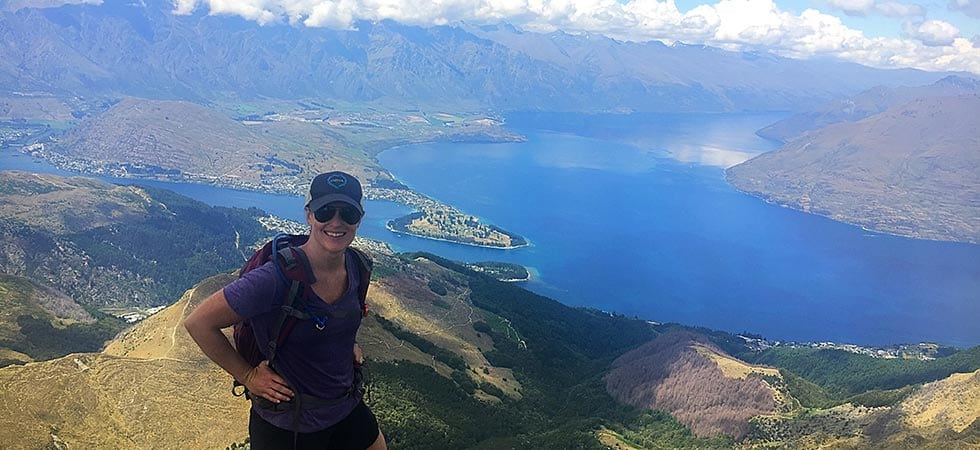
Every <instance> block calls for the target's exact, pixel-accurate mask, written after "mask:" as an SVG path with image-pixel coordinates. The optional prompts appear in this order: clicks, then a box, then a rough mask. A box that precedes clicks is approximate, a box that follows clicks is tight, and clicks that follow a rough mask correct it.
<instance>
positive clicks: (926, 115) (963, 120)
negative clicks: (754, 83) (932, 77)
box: [728, 95, 980, 243]
mask: <svg viewBox="0 0 980 450" xmlns="http://www.w3.org/2000/svg"><path fill="white" fill-rule="evenodd" d="M977 130H980V96H977V95H969V96H959V97H932V98H926V99H917V100H914V101H912V102H910V103H906V104H904V105H900V106H896V107H892V108H890V109H888V110H886V111H885V112H883V113H880V114H876V115H874V116H871V117H868V118H866V119H864V120H861V121H858V122H846V123H839V124H836V125H831V126H828V127H825V128H823V129H820V130H819V131H815V132H811V133H808V134H806V135H804V136H803V137H801V138H799V139H797V140H794V141H792V142H790V143H789V144H787V145H786V146H785V147H783V148H782V149H780V150H777V151H774V152H770V153H766V154H763V155H760V156H758V157H756V158H753V159H751V160H749V161H747V162H745V163H742V164H740V165H738V166H735V167H732V168H730V169H728V179H729V181H730V182H731V183H732V184H734V185H735V187H737V188H738V189H739V190H742V191H745V192H748V193H751V194H753V195H757V196H760V197H762V198H765V199H767V200H768V201H771V202H774V203H778V204H781V205H785V206H789V207H792V208H797V209H801V210H804V211H808V212H812V213H816V214H820V215H824V216H827V217H830V218H833V219H836V220H840V221H843V222H848V223H852V224H855V225H860V226H862V227H865V228H868V229H872V230H876V231H882V232H886V233H893V234H898V235H903V236H910V237H915V238H923V239H937V240H951V241H962V242H974V243H977V242H980V133H978V132H977Z"/></svg>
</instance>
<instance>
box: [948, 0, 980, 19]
mask: <svg viewBox="0 0 980 450" xmlns="http://www.w3.org/2000/svg"><path fill="white" fill-rule="evenodd" d="M949 9H951V10H953V11H960V12H962V13H963V14H966V15H968V16H970V17H976V18H978V19H980V0H950V2H949Z"/></svg>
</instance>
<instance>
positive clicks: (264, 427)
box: [248, 402, 380, 450]
mask: <svg viewBox="0 0 980 450" xmlns="http://www.w3.org/2000/svg"><path fill="white" fill-rule="evenodd" d="M379 434H380V431H379V430H378V420H377V419H375V418H374V413H372V412H371V409H370V408H368V407H367V405H365V404H364V402H361V403H358V404H357V406H356V407H355V408H354V410H353V411H351V413H350V414H348V415H347V417H345V418H344V419H343V420H341V421H340V422H337V423H336V424H334V425H333V426H331V427H329V428H327V429H324V430H320V431H316V432H313V433H293V432H292V431H289V430H284V429H282V428H279V427H277V426H275V425H273V424H271V423H269V422H266V421H265V419H263V418H261V417H259V415H258V414H256V413H255V410H254V409H253V410H252V412H251V415H250V416H249V420H248V435H249V442H250V443H251V445H252V450H279V449H290V448H296V449H311V450H312V449H318V450H328V449H329V450H348V449H350V450H355V449H356V450H363V449H365V448H368V447H370V446H371V444H373V443H374V441H375V440H376V439H378V435H379ZM294 443H295V447H294V446H293V445H294Z"/></svg>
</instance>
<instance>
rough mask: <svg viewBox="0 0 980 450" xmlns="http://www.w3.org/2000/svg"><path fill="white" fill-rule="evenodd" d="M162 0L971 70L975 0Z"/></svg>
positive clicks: (229, 10) (262, 17) (279, 15)
mask: <svg viewBox="0 0 980 450" xmlns="http://www.w3.org/2000/svg"><path fill="white" fill-rule="evenodd" d="M44 1H45V2H51V3H69V2H70V3H94V4H98V3H101V0H60V1H59V0H44ZM172 1H173V2H174V14H191V13H194V12H200V11H206V12H207V13H208V14H217V15H237V16H241V17H244V18H246V19H249V20H253V21H255V22H257V23H259V24H262V25H271V24H287V25H291V26H297V27H330V28H336V29H351V28H352V27H353V26H354V25H353V24H354V23H355V22H356V21H358V20H382V19H392V20H395V21H398V22H402V23H406V24H411V25H422V26H429V25H446V24H454V23H460V22H465V23H468V24H475V25H480V24H499V23H502V22H505V23H510V24H513V25H516V26H518V27H520V28H523V29H525V30H528V31H536V32H544V33H547V32H553V31H557V30H561V31H564V32H567V33H598V34H602V35H605V36H609V37H612V38H615V39H619V40H629V41H639V42H644V41H651V40H657V41H661V42H664V43H666V44H668V45H670V44H673V43H676V42H682V43H686V44H695V45H709V46H714V47H719V48H724V49H727V50H753V51H768V52H771V53H773V54H777V55H780V56H786V57H791V58H799V59H807V58H826V57H832V58H838V59H842V60H846V61H853V62H857V63H861V64H865V65H869V66H873V67H882V68H905V67H911V68H918V69H924V70H933V71H965V72H972V73H974V74H977V75H980V0H708V1H703V0H172Z"/></svg>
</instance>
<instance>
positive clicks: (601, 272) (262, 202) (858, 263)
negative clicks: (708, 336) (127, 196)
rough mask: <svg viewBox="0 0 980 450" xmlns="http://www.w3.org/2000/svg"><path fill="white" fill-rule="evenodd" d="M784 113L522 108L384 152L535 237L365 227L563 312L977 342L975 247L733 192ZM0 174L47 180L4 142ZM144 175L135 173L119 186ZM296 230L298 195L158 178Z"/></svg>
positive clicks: (796, 333) (389, 212) (829, 335)
mask: <svg viewBox="0 0 980 450" xmlns="http://www.w3.org/2000/svg"><path fill="white" fill-rule="evenodd" d="M778 118H780V116H779V115H772V114H759V115H750V114H729V115H657V114H635V115H630V116H615V115H597V116H585V115H571V114H515V115H511V116H508V123H509V125H508V126H509V128H511V129H513V130H515V131H518V132H520V133H522V134H524V135H526V136H527V137H528V141H527V142H524V143H502V144H484V143H481V144H459V143H439V144H423V145H412V146H405V147H398V148H393V149H390V150H387V151H385V152H384V153H382V154H381V155H380V156H379V160H380V161H381V163H382V164H383V165H384V166H385V167H386V168H388V169H389V170H390V171H391V172H392V173H393V174H394V175H395V176H396V177H398V178H399V179H400V180H401V181H402V182H404V183H405V184H407V185H409V186H411V187H412V188H414V189H416V190H418V191H420V192H422V193H425V194H427V195H429V196H431V197H434V198H436V199H439V200H441V201H444V202H447V203H450V204H453V205H455V206H457V207H458V208H459V209H461V210H463V211H464V212H467V213H470V214H474V215H477V216H480V217H483V218H484V219H485V220H487V221H489V222H490V223H493V224H496V225H499V226H501V227H503V228H505V229H507V230H509V231H513V232H516V233H518V234H521V235H522V236H524V237H526V238H528V240H530V242H531V243H532V245H531V246H530V247H526V248H520V249H516V250H497V249H488V248H477V247H471V246H464V245H456V244H452V243H447V242H437V241H431V240H426V239H420V238H415V237H411V236H404V235H398V234H394V233H391V232H389V231H388V230H386V229H385V228H384V223H385V222H386V221H387V220H389V219H392V218H395V217H398V216H400V215H403V214H406V213H407V212H409V211H410V210H409V209H408V208H407V207H405V206H402V205H397V204H393V203H389V202H367V204H366V208H365V209H366V210H367V211H368V215H367V217H366V219H365V222H364V223H363V224H362V227H361V231H360V234H362V235H365V236H367V237H371V238H375V239H381V240H385V241H387V242H389V243H390V244H391V245H392V246H393V247H394V248H395V249H396V250H399V251H414V250H424V251H429V252H432V253H435V254H439V255H441V256H444V257H448V258H452V259H457V260H463V261H480V260H499V261H509V262H515V263H519V264H523V265H525V266H528V267H529V268H531V269H532V273H533V277H534V278H533V279H532V281H530V282H526V283H522V284H523V285H524V286H525V287H527V288H529V289H531V290H533V291H535V292H538V293H540V294H542V295H546V296H549V297H552V298H554V299H556V300H559V301H561V302H563V303H566V304H569V305H575V306H590V307H595V308H599V309H603V310H607V311H615V312H618V313H622V314H626V315H630V316H637V317H641V318H645V319H649V320H653V321H658V322H668V321H671V322H680V323H684V324H688V325H700V326H706V327H709V328H714V329H720V330H726V331H733V332H741V331H748V332H752V333H759V334H762V335H764V336H766V337H767V338H769V339H780V340H800V341H802V340H806V341H836V342H849V343H856V344H863V345H883V344H894V343H911V342H920V341H933V342H941V343H945V344H950V345H957V346H961V347H965V346H972V345H976V344H978V343H980V327H977V326H976V322H977V319H978V318H980V246H977V245H969V244H955V243H942V242H931V241H920V240H914V239H907V238H900V237H895V236H889V235H883V234H878V233H872V232H868V231H865V230H862V229H860V228H857V227H853V226H849V225H845V224H841V223H838V222H834V221H831V220H829V219H826V218H822V217H818V216H814V215H809V214H805V213H801V212H798V211H793V210H790V209H786V208H782V207H779V206H774V205H770V204H766V203H765V202H763V201H761V200H759V199H756V198H754V197H751V196H748V195H745V194H742V193H739V192H738V191H736V190H734V189H733V188H731V187H730V186H729V185H728V184H727V183H726V182H725V179H724V168H725V167H727V166H729V165H732V164H736V163H738V162H740V161H743V160H745V159H747V158H750V157H751V156H753V155H756V154H759V153H762V152H766V151H770V150H772V149H774V148H776V145H775V144H774V143H772V142H769V141H766V140H764V139H762V138H759V137H757V136H755V134H754V131H755V130H757V129H759V128H761V127H763V126H765V125H767V124H769V123H771V122H773V121H775V120H777V119H778ZM0 163H2V164H3V168H19V169H22V170H33V171H42V172H51V171H53V169H52V168H50V166H46V165H43V164H38V163H35V162H33V161H31V160H30V158H27V157H25V156H22V155H17V154H13V153H12V152H11V151H10V150H3V151H2V152H0ZM112 181H117V182H127V183H132V182H133V181H132V180H112ZM148 184H153V185H156V186H160V187H166V188H169V189H172V190H175V191H177V192H179V193H181V194H184V195H188V196H190V197H192V198H196V199H198V200H201V201H204V202H206V203H209V204H218V205H225V206H242V207H248V206H258V207H260V208H263V209H265V210H267V211H269V212H271V213H273V214H276V215H280V216H283V217H287V218H292V219H295V220H302V213H301V208H302V203H303V199H302V198H298V197H289V196H276V195H269V194H260V193H253V192H243V191H236V190H231V189H223V188H215V187H211V186H200V185H189V184H174V183H163V182H155V183H148Z"/></svg>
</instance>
